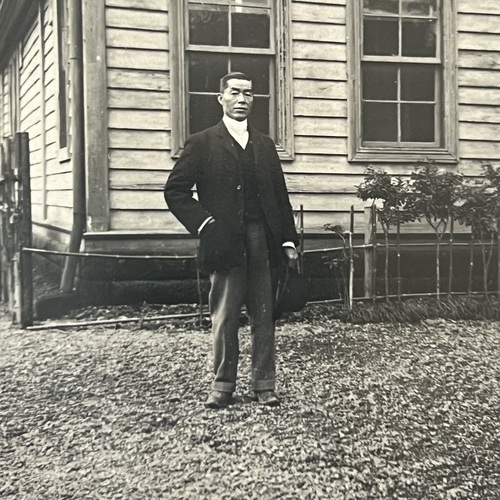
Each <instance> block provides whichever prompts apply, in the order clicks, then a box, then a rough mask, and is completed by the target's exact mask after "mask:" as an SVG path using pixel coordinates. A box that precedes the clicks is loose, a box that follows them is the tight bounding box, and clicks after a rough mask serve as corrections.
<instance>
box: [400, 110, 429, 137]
mask: <svg viewBox="0 0 500 500" xmlns="http://www.w3.org/2000/svg"><path fill="white" fill-rule="evenodd" d="M434 131H435V124H434V105H433V104H401V140H402V141H403V142H434V140H435V138H434V137H435V133H434Z"/></svg>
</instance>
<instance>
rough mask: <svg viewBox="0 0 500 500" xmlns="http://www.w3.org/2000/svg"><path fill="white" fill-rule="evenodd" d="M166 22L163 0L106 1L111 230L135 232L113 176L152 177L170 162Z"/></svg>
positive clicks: (136, 193)
mask: <svg viewBox="0 0 500 500" xmlns="http://www.w3.org/2000/svg"><path fill="white" fill-rule="evenodd" d="M168 19H169V17H168V2H167V0H151V1H148V2H138V1H131V0H123V1H120V0H106V57H107V67H108V71H107V85H108V127H109V133H108V147H109V176H110V177H109V178H110V185H109V206H110V229H112V230H113V229H120V230H131V229H134V228H135V229H138V228H137V227H135V222H134V221H133V220H132V219H133V216H131V219H130V220H129V218H128V216H127V214H128V213H129V212H130V210H129V207H128V206H127V205H125V207H124V209H122V208H123V207H120V206H116V204H117V202H118V201H117V200H121V199H122V198H120V196H122V195H118V197H117V194H116V191H117V190H119V189H120V188H119V187H118V186H117V185H116V184H115V183H114V182H113V180H114V179H115V176H116V175H117V172H123V171H124V172H127V169H134V170H135V171H138V172H140V173H149V174H150V176H151V175H154V173H152V172H155V169H158V168H159V167H160V166H163V165H171V163H172V160H171V158H170V129H171V115H170V103H171V99H170V81H169V69H170V68H169V37H168V31H169V27H168ZM162 178H163V182H164V178H165V175H163V176H161V177H159V178H158V179H159V180H158V181H157V183H158V185H159V184H160V179H162ZM134 186H135V187H134ZM141 189H142V188H141V184H140V183H137V184H132V188H131V189H130V190H129V191H127V192H126V197H127V196H128V197H131V198H135V199H137V197H138V196H139V197H140V196H141ZM162 208H163V209H164V206H163V207H161V208H160V207H159V208H158V210H160V211H161V209H162ZM117 209H120V210H117ZM144 209H145V210H146V211H147V207H144ZM145 214H146V212H145ZM147 220H148V216H147V215H145V220H144V221H143V225H142V229H144V228H146V227H147V229H150V227H149V226H148V225H147V224H148V223H147V222H145V221H147ZM145 224H146V225H145ZM155 229H158V227H155ZM178 229H179V228H177V230H178Z"/></svg>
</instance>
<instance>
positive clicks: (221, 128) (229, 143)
mask: <svg viewBox="0 0 500 500" xmlns="http://www.w3.org/2000/svg"><path fill="white" fill-rule="evenodd" d="M217 135H218V136H219V139H220V141H221V144H222V146H223V147H224V148H226V149H227V150H228V151H229V152H230V153H231V154H232V155H233V156H234V157H235V158H236V159H238V152H237V151H236V148H235V146H234V142H233V139H232V137H231V134H230V133H229V132H228V130H227V128H226V126H225V125H224V122H223V121H222V120H221V121H220V122H219V123H218V124H217Z"/></svg>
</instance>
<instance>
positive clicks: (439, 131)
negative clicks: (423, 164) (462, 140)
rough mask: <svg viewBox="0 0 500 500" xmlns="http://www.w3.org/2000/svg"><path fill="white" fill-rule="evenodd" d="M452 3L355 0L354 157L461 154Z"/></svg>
mask: <svg viewBox="0 0 500 500" xmlns="http://www.w3.org/2000/svg"><path fill="white" fill-rule="evenodd" d="M451 3H452V2H451V1H449V0H356V1H355V2H352V4H353V7H352V8H353V9H354V12H353V20H354V23H353V33H352V35H353V36H351V37H350V38H351V43H350V48H351V53H350V59H351V60H350V62H351V64H350V71H351V73H352V77H351V78H350V81H351V89H350V90H351V93H350V100H351V102H350V104H351V108H350V111H351V112H350V117H349V118H350V122H351V134H350V159H351V160H362V161H377V160H380V161H391V160H394V161H402V160H403V161H404V160H407V161H419V160H435V161H454V160H456V137H455V136H456V125H455V120H456V112H455V106H456V104H455V99H456V91H455V75H454V72H453V55H454V43H453V42H454V30H453V26H452V25H453V17H452V6H451Z"/></svg>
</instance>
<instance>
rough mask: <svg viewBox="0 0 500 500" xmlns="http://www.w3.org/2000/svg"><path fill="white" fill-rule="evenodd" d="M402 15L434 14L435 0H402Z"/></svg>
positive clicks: (430, 15)
mask: <svg viewBox="0 0 500 500" xmlns="http://www.w3.org/2000/svg"><path fill="white" fill-rule="evenodd" d="M401 10H402V13H403V15H418V16H429V17H432V16H435V15H436V0H418V1H415V0H402V8H401Z"/></svg>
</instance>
